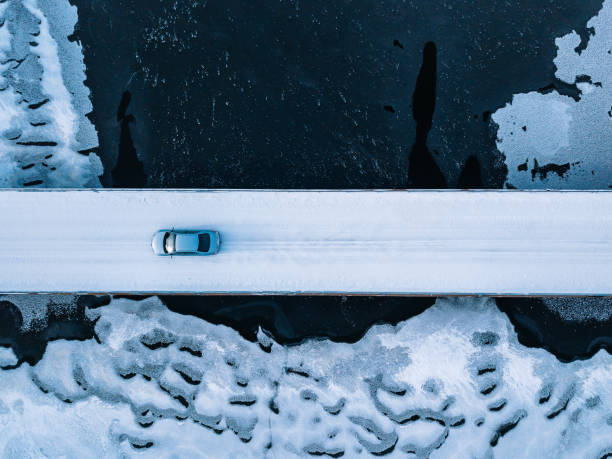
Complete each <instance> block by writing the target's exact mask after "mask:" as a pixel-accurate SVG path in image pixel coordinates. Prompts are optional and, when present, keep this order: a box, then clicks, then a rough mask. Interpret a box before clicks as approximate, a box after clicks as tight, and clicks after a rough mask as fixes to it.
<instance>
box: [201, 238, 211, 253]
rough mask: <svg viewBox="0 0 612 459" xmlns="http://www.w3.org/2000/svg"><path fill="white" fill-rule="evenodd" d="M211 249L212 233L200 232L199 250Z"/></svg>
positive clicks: (206, 250)
mask: <svg viewBox="0 0 612 459" xmlns="http://www.w3.org/2000/svg"><path fill="white" fill-rule="evenodd" d="M209 250H210V234H198V252H208V251H209Z"/></svg>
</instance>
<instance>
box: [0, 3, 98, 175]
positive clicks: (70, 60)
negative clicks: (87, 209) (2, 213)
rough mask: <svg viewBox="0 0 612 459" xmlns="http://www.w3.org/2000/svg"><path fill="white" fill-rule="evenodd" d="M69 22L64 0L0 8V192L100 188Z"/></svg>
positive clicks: (72, 19) (71, 15) (71, 14)
mask: <svg viewBox="0 0 612 459" xmlns="http://www.w3.org/2000/svg"><path fill="white" fill-rule="evenodd" d="M47 16H50V18H51V19H52V22H50V21H49V20H48V17H47ZM76 18H77V16H76V7H74V6H70V4H69V2H68V0H51V1H49V0H46V1H41V2H40V4H39V2H38V1H37V0H23V1H21V0H8V1H5V2H2V3H0V187H20V186H39V187H83V186H85V187H89V186H99V185H100V182H99V179H98V176H99V175H101V174H102V164H101V162H100V159H99V158H98V156H97V155H95V154H94V153H87V151H88V150H91V149H93V148H95V147H97V134H96V132H95V129H94V127H93V125H92V124H91V122H90V121H89V120H88V119H87V118H86V116H85V115H86V114H87V113H89V112H90V111H91V103H90V101H89V90H88V89H87V88H86V87H85V85H84V83H83V81H84V79H85V75H84V65H83V61H82V55H81V48H80V45H79V44H77V43H74V42H70V41H69V40H68V35H69V34H71V33H72V32H73V31H74V25H75V23H76ZM79 151H81V152H83V153H79Z"/></svg>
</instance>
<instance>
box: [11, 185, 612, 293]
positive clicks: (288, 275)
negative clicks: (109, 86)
mask: <svg viewBox="0 0 612 459" xmlns="http://www.w3.org/2000/svg"><path fill="white" fill-rule="evenodd" d="M0 220H1V225H0V292H1V293H32V292H38V293H63V292H71V293H102V292H110V293H132V294H134V293H142V294H156V293H195V294H342V295H352V294H364V295H604V294H612V257H611V255H612V192H606V191H601V192H581V191H568V192H541V191H530V192H525V191H510V190H509V191H461V192H457V191H406V190H403V191H393V190H369V191H298V190H286V191H279V190H115V189H113V190H110V189H104V190H97V189H96V190H91V189H90V190H50V191H47V190H15V189H7V190H2V191H0ZM165 228H176V229H215V230H218V231H219V232H220V233H221V235H222V245H221V250H220V252H219V253H218V254H217V255H214V256H209V257H178V256H175V257H172V258H171V257H159V256H155V255H154V254H153V252H152V250H151V236H152V235H153V233H154V232H155V231H157V230H159V229H165Z"/></svg>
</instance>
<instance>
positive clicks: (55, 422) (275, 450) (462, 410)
mask: <svg viewBox="0 0 612 459" xmlns="http://www.w3.org/2000/svg"><path fill="white" fill-rule="evenodd" d="M89 314H90V315H91V317H92V318H97V319H98V320H97V324H96V335H97V339H96V340H94V339H92V340H88V341H85V342H75V341H55V342H52V343H49V347H48V350H47V352H46V354H45V356H44V358H43V360H41V361H40V362H39V363H38V364H37V365H36V366H34V367H29V366H28V365H25V364H24V365H22V366H21V367H19V368H18V369H16V370H8V371H3V372H0V438H2V439H5V442H4V445H3V448H4V449H0V451H1V452H2V453H3V454H2V455H3V456H4V457H7V456H11V455H12V456H14V455H21V456H37V455H39V454H41V452H44V454H48V455H51V456H58V455H61V454H65V455H67V456H69V457H77V456H79V455H93V454H95V455H97V456H104V457H119V456H121V455H129V456H134V455H136V454H138V455H140V456H146V457H167V456H171V455H174V456H175V457H176V456H183V457H187V456H189V457H262V456H265V455H268V456H270V457H297V456H310V455H329V456H333V457H339V456H340V455H345V456H346V457H356V456H366V457H367V456H371V455H378V454H383V453H391V454H397V455H403V454H404V453H407V452H412V453H413V454H415V453H416V455H417V456H419V457H426V456H429V457H450V456H452V457H466V458H467V457H492V456H493V455H495V456H496V457H543V458H546V457H551V458H553V457H554V458H563V457H568V458H569V457H602V456H604V455H605V454H606V453H608V452H612V440H611V439H612V388H611V387H610V385H609V381H610V379H611V378H612V357H611V356H610V355H609V354H607V353H605V352H604V351H600V352H599V353H598V354H596V355H595V356H594V357H593V358H591V359H590V360H588V361H579V362H573V363H570V364H562V363H560V362H559V361H557V360H556V359H555V358H554V357H553V356H552V355H551V354H549V353H547V352H546V351H544V350H539V349H528V348H525V347H523V346H521V345H520V344H518V342H517V339H516V335H515V333H514V331H513V329H512V326H511V324H510V323H509V321H508V319H507V318H506V316H505V315H504V314H502V313H501V312H500V311H499V310H498V309H497V308H496V306H495V304H494V303H493V302H492V300H484V299H457V300H448V299H441V300H438V301H437V303H436V304H435V305H434V306H433V307H432V308H430V309H429V310H427V311H425V312H424V313H422V314H421V315H419V316H416V317H414V318H412V319H410V320H408V321H406V322H403V323H400V324H398V325H397V326H395V327H394V326H389V325H387V326H376V327H373V328H372V329H371V330H370V331H369V332H368V333H367V334H366V335H365V336H364V337H363V339H361V340H360V341H359V342H357V343H355V344H339V343H332V342H330V341H326V340H321V341H317V340H310V341H307V342H305V343H303V344H301V345H297V346H293V347H282V346H279V345H278V344H276V343H275V342H274V341H273V340H272V339H271V338H270V337H268V336H267V335H266V334H265V333H264V332H263V331H260V333H259V340H258V342H256V343H251V342H248V341H246V340H244V339H242V338H241V337H240V336H239V335H238V333H237V332H235V331H234V330H232V329H230V328H227V327H225V326H220V325H211V324H208V323H206V322H204V321H201V320H197V319H195V318H193V317H188V316H182V315H178V314H174V313H171V312H169V311H168V310H167V309H166V308H165V306H163V305H162V304H161V303H160V302H159V300H158V299H157V298H150V299H148V300H144V301H140V302H135V301H130V300H114V301H113V302H112V303H111V304H110V305H109V306H106V307H102V308H98V309H94V310H90V311H89ZM57 432H69V434H66V435H57V434H56V433H57Z"/></svg>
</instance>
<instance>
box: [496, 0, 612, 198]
mask: <svg viewBox="0 0 612 459" xmlns="http://www.w3.org/2000/svg"><path fill="white" fill-rule="evenodd" d="M587 30H592V31H593V34H592V35H591V36H590V38H589V40H588V44H587V46H586V48H585V49H583V50H582V51H580V49H579V45H581V39H580V36H579V35H578V34H577V33H576V32H574V31H572V32H571V33H569V34H567V35H565V36H563V37H561V38H557V39H556V40H555V43H556V45H557V48H558V52H557V57H556V58H555V60H554V63H555V66H556V68H557V71H556V73H555V76H556V77H557V78H558V79H559V80H561V81H562V82H563V83H568V84H571V85H575V88H576V89H575V92H576V94H577V96H578V97H577V99H578V100H575V99H574V98H572V97H570V96H569V95H562V94H560V93H559V92H558V91H556V90H553V91H552V92H548V93H546V94H542V93H540V92H530V93H527V94H515V95H514V97H513V99H512V102H511V103H509V104H508V105H506V106H505V107H504V108H502V109H500V110H497V111H496V112H495V113H494V114H493V115H492V117H491V118H492V120H493V121H494V122H495V123H496V124H497V125H498V126H499V128H498V132H497V148H498V149H499V151H501V152H502V153H503V154H504V155H505V160H506V165H507V166H508V178H507V182H508V183H509V184H511V185H513V186H514V187H516V188H565V189H568V188H570V189H597V188H602V189H607V188H609V187H610V185H612V180H611V179H610V175H611V174H612V157H611V156H610V151H611V150H612V129H611V128H612V54H611V53H610V46H611V45H610V44H611V43H612V0H605V2H604V3H603V7H602V9H601V11H600V12H599V14H598V16H596V17H594V18H592V19H591V20H590V21H589V22H588V23H587Z"/></svg>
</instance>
